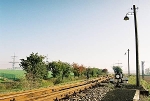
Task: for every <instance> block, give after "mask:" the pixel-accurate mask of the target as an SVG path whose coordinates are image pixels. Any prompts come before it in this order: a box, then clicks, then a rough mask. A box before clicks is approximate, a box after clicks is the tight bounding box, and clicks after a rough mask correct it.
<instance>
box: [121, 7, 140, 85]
mask: <svg viewBox="0 0 150 101" xmlns="http://www.w3.org/2000/svg"><path fill="white" fill-rule="evenodd" d="M136 9H137V8H135V5H133V12H128V13H127V14H126V16H125V17H124V20H129V17H128V16H127V15H134V25H135V45H136V86H140V82H139V81H140V71H139V52H138V51H139V50H138V31H137V20H136Z"/></svg>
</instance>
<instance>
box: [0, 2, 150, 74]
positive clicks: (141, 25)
mask: <svg viewBox="0 0 150 101" xmlns="http://www.w3.org/2000/svg"><path fill="white" fill-rule="evenodd" d="M133 4H134V5H136V7H138V9H137V12H136V13H137V23H138V37H139V64H140V65H141V61H145V68H149V67H150V47H149V45H150V39H149V38H150V19H149V18H150V6H149V5H150V1H149V0H0V69H7V68H12V64H11V63H9V62H11V61H13V60H12V57H11V56H13V55H14V54H15V55H16V56H17V57H16V60H15V61H16V62H20V59H26V57H27V56H29V55H30V54H31V53H32V52H33V53H38V54H39V55H45V56H46V55H48V61H58V60H61V61H63V62H68V63H73V62H75V63H78V64H83V65H84V66H86V67H89V66H90V67H97V68H106V69H108V71H110V72H112V71H113V70H112V66H113V65H118V64H117V63H118V62H119V63H122V64H120V65H119V66H122V69H123V71H124V72H127V71H128V69H127V68H128V67H127V66H128V65H127V64H128V56H127V55H124V54H125V52H127V50H128V49H130V71H131V72H133V73H134V72H135V70H136V60H135V29H134V28H135V27H134V16H133V15H129V21H124V20H123V18H124V16H125V15H126V14H127V13H128V12H133V11H132V10H131V8H132V7H133ZM15 66H16V67H18V66H19V64H15ZM140 68H141V67H140Z"/></svg>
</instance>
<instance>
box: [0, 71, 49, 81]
mask: <svg viewBox="0 0 150 101" xmlns="http://www.w3.org/2000/svg"><path fill="white" fill-rule="evenodd" d="M0 74H6V75H7V74H8V75H14V76H15V78H17V79H19V78H22V77H24V76H25V71H24V70H9V69H0ZM51 74H52V73H51V72H50V71H49V74H48V78H50V77H52V75H51Z"/></svg>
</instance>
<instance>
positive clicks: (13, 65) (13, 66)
mask: <svg viewBox="0 0 150 101" xmlns="http://www.w3.org/2000/svg"><path fill="white" fill-rule="evenodd" d="M11 57H12V58H13V61H12V62H9V63H12V69H13V70H15V63H19V62H15V58H16V57H17V56H15V54H14V56H11Z"/></svg>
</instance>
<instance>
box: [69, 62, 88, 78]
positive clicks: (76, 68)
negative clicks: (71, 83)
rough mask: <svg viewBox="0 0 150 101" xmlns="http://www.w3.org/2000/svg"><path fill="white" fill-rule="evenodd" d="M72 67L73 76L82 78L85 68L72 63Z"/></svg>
mask: <svg viewBox="0 0 150 101" xmlns="http://www.w3.org/2000/svg"><path fill="white" fill-rule="evenodd" d="M72 67H73V73H74V76H78V77H79V76H82V75H83V74H84V73H85V71H86V68H85V67H84V66H83V65H78V64H76V63H73V64H72Z"/></svg>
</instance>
